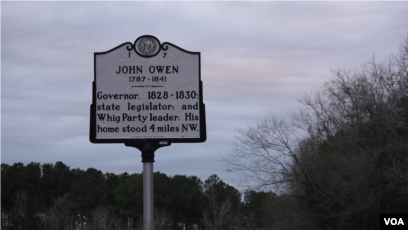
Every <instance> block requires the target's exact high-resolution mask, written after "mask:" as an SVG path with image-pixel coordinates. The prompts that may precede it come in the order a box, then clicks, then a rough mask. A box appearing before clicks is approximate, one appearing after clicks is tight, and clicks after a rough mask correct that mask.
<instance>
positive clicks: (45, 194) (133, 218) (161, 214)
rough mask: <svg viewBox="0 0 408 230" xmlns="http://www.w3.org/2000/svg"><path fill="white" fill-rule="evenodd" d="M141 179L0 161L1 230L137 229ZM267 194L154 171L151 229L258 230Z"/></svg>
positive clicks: (60, 164)
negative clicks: (152, 225)
mask: <svg viewBox="0 0 408 230" xmlns="http://www.w3.org/2000/svg"><path fill="white" fill-rule="evenodd" d="M142 186H143V175H142V174H141V173H134V174H128V173H122V174H114V173H102V172H101V171H100V170H97V169H94V168H89V169H87V170H81V169H79V168H73V169H71V168H70V167H69V166H67V165H65V164H64V163H63V162H56V163H55V164H48V163H45V164H42V165H41V164H40V163H36V162H32V163H29V164H26V165H24V164H23V163H15V164H13V165H8V164H4V163H3V164H1V229H5V230H6V229H47V230H54V229H58V230H60V229H61V230H62V229H64V230H70V229H84V230H85V229H97V230H99V229H107V230H111V229H112V230H120V229H141V228H142V219H143V218H142V215H143V206H142V205H143V193H142V192H143V191H142V189H143V187H142ZM275 197H276V194H274V193H272V192H256V191H252V190H248V191H245V192H244V193H243V194H241V192H240V191H238V190H237V189H236V188H234V187H233V186H230V185H228V184H226V183H225V182H223V181H222V180H221V179H220V178H219V177H218V176H217V175H211V176H210V177H209V178H208V179H207V180H205V181H204V182H202V181H201V180H200V179H199V178H198V177H196V176H185V175H174V176H168V175H166V174H164V173H161V172H155V173H154V205H155V229H156V230H160V229H210V230H216V229H261V228H263V226H264V225H265V223H264V221H263V216H264V214H265V210H266V209H265V207H266V206H265V204H267V203H269V202H271V201H272V200H273V199H274V198H275Z"/></svg>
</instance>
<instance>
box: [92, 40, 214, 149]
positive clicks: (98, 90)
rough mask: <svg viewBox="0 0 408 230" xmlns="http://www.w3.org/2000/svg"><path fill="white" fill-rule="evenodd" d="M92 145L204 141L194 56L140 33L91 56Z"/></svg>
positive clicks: (196, 55) (202, 108)
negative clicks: (134, 38) (92, 74)
mask: <svg viewBox="0 0 408 230" xmlns="http://www.w3.org/2000/svg"><path fill="white" fill-rule="evenodd" d="M94 68H95V69H94V71H95V78H94V82H93V100H92V105H91V119H90V120H91V124H90V141H91V142H92V143H137V142H142V141H143V142H146V141H149V142H151V143H163V144H167V143H177V142H179V143H180V142H204V141H205V140H206V123H205V106H204V103H203V92H202V82H201V70H200V53H199V52H190V51H186V50H184V49H182V48H180V47H177V46H175V45H173V44H171V43H168V42H165V43H163V44H161V43H160V41H159V40H158V39H157V38H156V37H153V36H150V35H146V36H141V37H139V38H137V39H136V41H135V42H134V43H133V44H132V43H130V42H127V43H124V44H122V45H119V46H117V47H116V48H113V49H111V50H109V51H106V52H100V53H94Z"/></svg>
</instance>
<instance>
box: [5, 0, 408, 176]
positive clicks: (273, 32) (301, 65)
mask: <svg viewBox="0 0 408 230" xmlns="http://www.w3.org/2000/svg"><path fill="white" fill-rule="evenodd" d="M142 35H153V36H155V37H157V38H158V39H159V40H160V41H161V42H162V43H163V42H170V43H173V44H175V45H177V46H179V47H181V48H183V49H185V50H189V51H196V52H201V79H202V81H203V92H204V95H203V97H204V103H205V105H206V113H207V114H206V120H207V141H206V142H205V143H193V144H181V143H180V144H173V145H171V146H170V147H165V148H161V149H159V150H158V151H157V152H156V158H155V159H156V162H155V164H154V169H155V171H160V172H163V173H166V174H167V175H175V174H182V175H188V176H190V175H196V176H198V177H200V178H201V179H202V180H205V179H207V178H208V177H209V176H210V175H211V174H217V175H218V176H220V178H221V179H222V180H224V181H225V182H227V183H231V184H232V183H233V181H232V180H231V176H232V175H230V174H228V173H226V172H225V169H226V167H225V165H224V163H223V162H221V157H222V156H224V155H226V154H228V153H231V151H232V142H233V140H234V128H237V127H247V126H249V125H253V124H255V123H256V122H257V121H260V120H261V119H262V118H263V117H265V116H266V115H268V114H269V113H277V114H283V115H284V114H285V113H286V112H288V111H290V110H293V109H295V108H296V107H297V106H298V103H297V102H296V96H299V94H301V93H303V92H310V91H312V90H316V89H318V87H319V86H320V85H321V84H322V82H323V80H324V78H328V77H329V76H330V68H337V67H339V66H340V67H344V66H348V67H357V66H359V65H360V64H362V63H364V62H366V61H367V60H368V59H370V58H371V57H372V56H373V54H375V55H376V56H377V58H378V59H380V60H381V59H384V58H386V57H388V56H389V55H390V54H391V53H393V52H394V53H395V52H397V50H398V48H399V45H400V44H401V43H402V42H403V41H404V40H405V38H406V37H407V36H408V2H4V1H2V2H1V162H2V163H7V164H10V165H12V164H14V163H16V162H23V163H25V164H27V163H30V162H39V163H41V164H43V163H55V162H57V161H62V162H64V163H65V164H66V165H68V166H70V167H71V168H81V169H84V170H86V169H88V168H90V167H93V168H96V169H99V170H102V171H103V172H104V173H105V172H113V173H118V174H120V173H123V172H128V173H135V172H138V173H140V172H142V171H143V167H142V166H143V164H142V162H141V156H140V151H139V150H137V149H135V148H129V147H125V146H124V145H123V144H92V143H90V142H89V117H90V114H89V106H90V104H91V103H92V81H93V78H94V68H93V65H94V52H103V51H107V50H110V49H112V48H114V47H116V46H118V45H121V44H122V43H125V42H131V43H133V42H134V41H135V40H136V38H138V37H139V36H142Z"/></svg>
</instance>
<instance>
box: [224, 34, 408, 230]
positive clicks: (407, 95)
mask: <svg viewBox="0 0 408 230" xmlns="http://www.w3.org/2000/svg"><path fill="white" fill-rule="evenodd" d="M298 101H299V104H300V105H299V107H298V108H297V109H295V110H294V111H293V112H291V113H289V114H288V115H285V116H284V117H282V116H279V115H276V114H270V115H269V116H268V117H266V118H265V119H264V120H262V121H261V122H259V123H258V124H257V125H255V126H251V127H244V128H239V129H237V130H236V133H237V138H236V143H235V145H234V149H235V151H234V152H233V153H232V154H230V155H228V156H226V157H225V158H224V161H225V162H226V163H227V166H228V170H229V171H231V172H235V173H240V175H241V185H242V186H247V187H248V188H257V189H261V190H265V191H275V192H277V193H278V194H279V197H281V198H283V197H286V200H287V202H286V203H285V204H284V205H283V206H281V207H282V209H281V212H279V215H280V216H281V217H282V218H281V219H280V221H278V222H274V223H272V225H271V226H270V228H272V227H273V228H277V229H379V221H378V219H379V214H380V213H408V189H407V188H408V38H406V40H405V42H403V43H402V44H401V46H400V49H399V51H398V52H397V53H395V54H391V55H390V56H389V58H387V59H385V60H384V61H378V60H377V59H376V58H375V56H374V57H373V58H372V60H369V61H368V62H366V63H364V64H362V65H361V66H360V67H356V68H346V67H345V68H341V67H339V68H336V69H333V70H332V76H330V77H329V78H328V79H326V80H325V84H324V85H323V86H322V87H321V88H319V90H317V91H316V92H313V93H308V94H303V95H301V96H300V97H299V98H298ZM275 213H276V212H275Z"/></svg>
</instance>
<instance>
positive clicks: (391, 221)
mask: <svg viewBox="0 0 408 230" xmlns="http://www.w3.org/2000/svg"><path fill="white" fill-rule="evenodd" d="M384 222H385V225H390V224H391V225H404V221H403V220H402V218H398V219H397V218H384Z"/></svg>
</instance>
